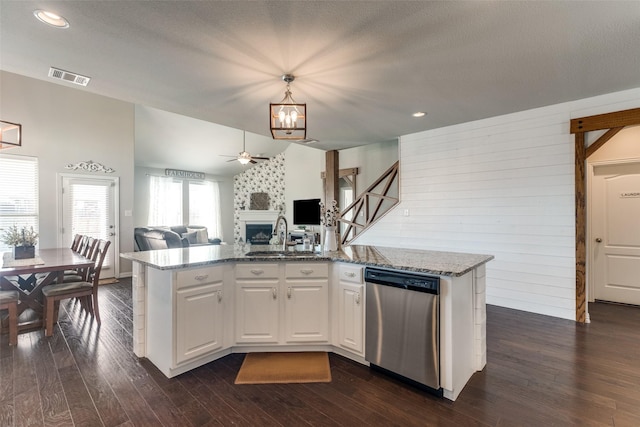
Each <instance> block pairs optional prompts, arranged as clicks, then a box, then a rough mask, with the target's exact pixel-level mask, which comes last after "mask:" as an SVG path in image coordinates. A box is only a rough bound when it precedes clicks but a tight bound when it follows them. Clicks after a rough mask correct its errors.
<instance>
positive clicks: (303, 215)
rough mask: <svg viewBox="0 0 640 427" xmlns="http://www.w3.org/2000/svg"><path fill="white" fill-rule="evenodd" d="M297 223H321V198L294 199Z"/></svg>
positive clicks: (294, 213)
mask: <svg viewBox="0 0 640 427" xmlns="http://www.w3.org/2000/svg"><path fill="white" fill-rule="evenodd" d="M293 223H294V224H295V225H320V199H306V200H294V201H293Z"/></svg>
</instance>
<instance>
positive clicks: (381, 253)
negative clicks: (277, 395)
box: [120, 245, 493, 276]
mask: <svg viewBox="0 0 640 427" xmlns="http://www.w3.org/2000/svg"><path fill="white" fill-rule="evenodd" d="M281 249H282V248H281V247H280V246H268V245H208V246H196V247H191V248H184V249H163V250H156V251H144V252H128V253H122V254H120V256H121V257H122V258H124V259H128V260H131V261H136V262H139V263H141V264H143V265H147V266H150V267H153V268H157V269H159V270H174V269H181V268H187V267H198V266H206V265H211V264H218V263H224V262H255V261H258V262H265V261H287V262H309V261H341V262H350V263H354V264H361V265H368V266H372V267H383V268H393V269H398V270H408V271H415V272H420V273H428V274H437V275H439V276H462V275H464V274H466V273H468V272H469V271H471V270H473V269H474V268H476V267H478V266H480V265H482V264H485V263H486V262H488V261H491V260H492V259H493V255H481V254H469V253H458V252H441V251H430V250H422V249H402V248H388V247H384V246H367V245H352V246H347V247H345V248H343V249H342V250H340V251H336V252H317V253H311V252H304V251H303V252H300V251H299V250H298V251H296V250H295V248H289V251H287V253H286V254H283V255H281V256H276V257H274V256H265V254H264V253H265V252H274V251H280V250H281ZM250 252H262V253H263V254H257V255H251V254H250V255H247V253H250Z"/></svg>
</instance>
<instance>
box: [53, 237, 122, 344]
mask: <svg viewBox="0 0 640 427" xmlns="http://www.w3.org/2000/svg"><path fill="white" fill-rule="evenodd" d="M110 244H111V242H110V241H108V240H99V241H97V245H96V248H95V252H96V260H95V263H94V265H93V266H92V267H90V268H89V271H88V274H87V276H86V279H85V280H81V281H76V282H63V283H59V284H55V285H48V286H45V287H43V288H42V295H43V296H44V321H45V336H47V337H50V336H52V335H53V325H54V323H56V322H57V321H58V310H59V308H60V300H63V299H69V298H78V299H79V300H80V302H81V304H82V307H83V308H84V309H85V310H86V311H87V312H89V313H90V314H91V315H92V316H93V317H94V318H95V319H96V321H97V322H98V325H99V324H100V308H99V306H98V281H99V280H100V272H101V271H102V265H103V264H104V260H105V258H106V256H107V252H108V250H109V245H110Z"/></svg>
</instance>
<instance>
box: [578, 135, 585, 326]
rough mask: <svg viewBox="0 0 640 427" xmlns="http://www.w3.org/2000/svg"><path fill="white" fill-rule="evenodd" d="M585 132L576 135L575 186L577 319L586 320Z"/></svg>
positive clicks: (579, 320)
mask: <svg viewBox="0 0 640 427" xmlns="http://www.w3.org/2000/svg"><path fill="white" fill-rule="evenodd" d="M586 152H587V150H586V149H585V134H584V132H579V133H576V136H575V187H576V194H575V198H576V212H575V214H576V321H577V322H582V323H584V322H585V321H586V304H587V301H586V296H587V294H586V283H585V271H586V262H587V251H586V231H587V225H586V224H587V221H586V219H587V213H586V210H585V172H584V167H585V162H586V160H587V155H586Z"/></svg>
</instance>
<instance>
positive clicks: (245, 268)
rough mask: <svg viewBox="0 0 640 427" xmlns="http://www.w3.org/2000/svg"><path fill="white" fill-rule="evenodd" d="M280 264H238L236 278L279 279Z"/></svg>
mask: <svg viewBox="0 0 640 427" xmlns="http://www.w3.org/2000/svg"><path fill="white" fill-rule="evenodd" d="M278 277H279V275H278V264H275V263H274V264H254V263H247V264H236V279H277V278H278Z"/></svg>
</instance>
